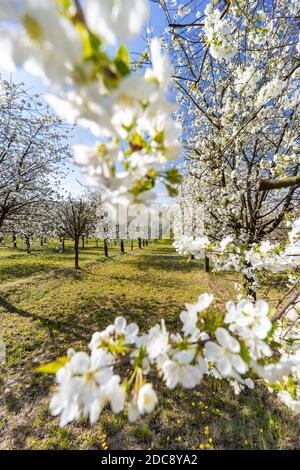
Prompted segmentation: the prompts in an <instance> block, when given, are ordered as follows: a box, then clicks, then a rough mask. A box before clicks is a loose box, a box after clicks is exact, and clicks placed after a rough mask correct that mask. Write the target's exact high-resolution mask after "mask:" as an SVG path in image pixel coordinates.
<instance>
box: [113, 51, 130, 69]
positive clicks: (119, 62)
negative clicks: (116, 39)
mask: <svg viewBox="0 0 300 470" xmlns="http://www.w3.org/2000/svg"><path fill="white" fill-rule="evenodd" d="M114 64H115V66H116V68H117V70H118V72H119V74H120V75H121V76H122V77H124V76H125V75H128V74H129V73H130V55H129V52H128V49H127V47H126V46H124V44H121V46H120V47H119V49H118V52H117V55H116V57H115V59H114Z"/></svg>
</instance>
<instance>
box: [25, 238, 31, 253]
mask: <svg viewBox="0 0 300 470" xmlns="http://www.w3.org/2000/svg"><path fill="white" fill-rule="evenodd" d="M25 243H26V249H27V254H28V255H30V254H31V244H30V238H29V237H25Z"/></svg>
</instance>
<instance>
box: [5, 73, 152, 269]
mask: <svg viewBox="0 0 300 470" xmlns="http://www.w3.org/2000/svg"><path fill="white" fill-rule="evenodd" d="M0 110H1V112H0V235H1V236H2V237H3V236H8V235H9V236H11V237H12V243H13V246H14V247H15V248H16V247H17V237H22V238H23V239H24V240H25V243H26V247H27V252H28V253H30V252H31V242H32V239H33V238H40V239H41V243H43V242H42V240H43V239H44V238H58V239H59V240H60V242H61V246H62V250H64V244H65V240H66V239H72V240H74V253H75V267H76V268H77V269H78V268H79V243H80V239H82V240H83V241H84V239H85V237H93V238H96V239H102V240H104V253H105V256H108V244H109V241H111V240H115V239H116V238H118V239H121V252H124V240H125V239H127V238H128V235H127V227H119V229H118V230H116V227H115V224H112V222H111V221H110V218H109V216H108V213H107V212H106V211H105V210H104V208H103V203H102V200H101V196H100V195H99V194H98V193H96V192H92V191H90V192H87V193H86V194H84V195H83V196H81V197H72V196H70V195H68V196H67V197H64V196H63V191H62V182H63V180H64V177H65V174H66V170H67V168H68V163H69V162H70V159H71V155H72V154H71V151H70V147H69V145H68V138H69V137H70V133H71V132H72V127H70V126H66V125H65V124H64V123H63V122H62V121H61V120H60V119H59V118H58V117H57V116H55V115H54V114H52V113H51V112H50V111H49V108H48V107H47V106H44V105H43V104H42V102H41V101H40V98H39V96H38V95H36V94H35V95H32V94H31V93H29V92H28V91H27V90H26V88H25V86H24V84H22V83H21V84H14V83H12V82H11V81H10V82H8V81H6V80H0ZM144 232H145V233H140V235H139V236H138V237H137V239H138V240H139V246H140V247H141V246H142V238H148V236H147V229H146V228H145V230H144ZM130 240H132V237H131V238H130ZM131 246H132V248H133V244H132V245H131Z"/></svg>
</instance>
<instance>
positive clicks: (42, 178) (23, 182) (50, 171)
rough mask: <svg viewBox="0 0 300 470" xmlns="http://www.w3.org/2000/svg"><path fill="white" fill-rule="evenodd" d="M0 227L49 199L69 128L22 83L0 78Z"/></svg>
mask: <svg viewBox="0 0 300 470" xmlns="http://www.w3.org/2000/svg"><path fill="white" fill-rule="evenodd" d="M0 103H1V113H0V227H1V226H2V224H3V223H4V221H5V220H7V219H8V220H9V219H16V218H17V217H18V215H19V214H22V213H24V211H26V210H27V209H28V210H29V211H30V210H31V209H30V207H31V208H32V210H33V207H35V206H36V205H39V203H40V201H41V200H44V199H46V198H50V197H51V194H53V192H54V188H55V187H57V186H58V185H59V183H60V181H61V180H62V178H63V175H64V172H63V164H65V163H66V162H68V161H69V159H70V157H71V154H70V150H69V147H68V145H67V138H68V137H69V132H70V128H69V126H65V125H63V124H62V122H61V120H60V119H59V118H57V117H56V116H54V115H53V114H51V113H50V112H49V110H48V108H47V107H45V106H44V105H42V103H41V102H40V100H39V97H38V96H37V95H31V94H30V93H28V92H27V91H26V89H25V87H24V85H22V84H19V85H15V84H13V83H12V82H7V81H4V80H1V81H0Z"/></svg>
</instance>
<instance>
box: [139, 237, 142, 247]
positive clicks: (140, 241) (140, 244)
mask: <svg viewBox="0 0 300 470" xmlns="http://www.w3.org/2000/svg"><path fill="white" fill-rule="evenodd" d="M139 248H140V249H142V240H141V239H140V238H139Z"/></svg>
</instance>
